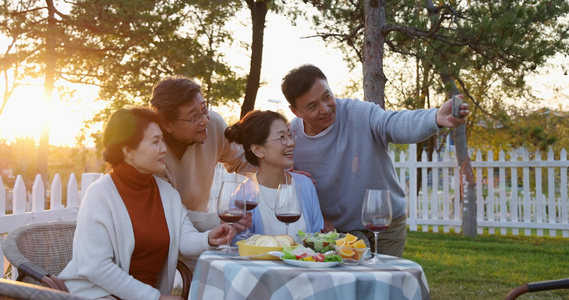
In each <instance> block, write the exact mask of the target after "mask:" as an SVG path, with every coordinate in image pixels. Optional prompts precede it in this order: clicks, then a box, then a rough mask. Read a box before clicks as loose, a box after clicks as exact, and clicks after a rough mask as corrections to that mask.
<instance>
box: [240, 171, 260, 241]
mask: <svg viewBox="0 0 569 300" xmlns="http://www.w3.org/2000/svg"><path fill="white" fill-rule="evenodd" d="M236 178H239V179H238V181H240V182H242V183H243V184H242V186H241V188H240V189H239V191H238V192H237V197H238V199H239V200H236V201H235V205H236V206H238V207H240V208H242V209H245V210H246V211H252V210H253V209H255V207H257V205H258V204H259V202H258V199H259V184H258V182H257V175H256V174H255V173H241V174H237V175H236ZM252 235H253V233H251V228H249V227H247V228H246V229H245V231H243V232H242V233H241V234H239V235H238V236H237V237H238V238H239V239H246V238H249V237H250V236H252Z"/></svg>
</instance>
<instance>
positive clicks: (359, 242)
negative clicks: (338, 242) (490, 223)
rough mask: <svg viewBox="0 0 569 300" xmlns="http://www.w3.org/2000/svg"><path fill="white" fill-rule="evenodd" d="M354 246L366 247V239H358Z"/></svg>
mask: <svg viewBox="0 0 569 300" xmlns="http://www.w3.org/2000/svg"><path fill="white" fill-rule="evenodd" d="M352 246H354V248H365V247H367V246H366V243H365V242H364V240H358V241H357V242H355V243H354V244H353V245H352Z"/></svg>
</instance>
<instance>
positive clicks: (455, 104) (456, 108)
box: [452, 95, 464, 119]
mask: <svg viewBox="0 0 569 300" xmlns="http://www.w3.org/2000/svg"><path fill="white" fill-rule="evenodd" d="M463 102H464V101H462V98H460V97H458V96H456V95H454V96H452V115H453V116H454V117H457V118H461V119H462V116H461V115H460V106H461V105H462V103H463Z"/></svg>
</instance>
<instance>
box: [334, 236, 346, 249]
mask: <svg viewBox="0 0 569 300" xmlns="http://www.w3.org/2000/svg"><path fill="white" fill-rule="evenodd" d="M344 244H346V238H341V239H337V240H336V246H338V247H342V246H344Z"/></svg>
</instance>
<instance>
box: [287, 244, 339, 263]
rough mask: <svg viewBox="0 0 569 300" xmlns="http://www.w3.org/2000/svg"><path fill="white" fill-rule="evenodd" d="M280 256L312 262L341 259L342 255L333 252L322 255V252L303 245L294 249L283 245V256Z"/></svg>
mask: <svg viewBox="0 0 569 300" xmlns="http://www.w3.org/2000/svg"><path fill="white" fill-rule="evenodd" d="M281 258H282V259H293V260H302V261H314V262H332V261H338V262H340V261H342V257H340V256H339V255H337V254H336V253H335V252H333V253H331V254H328V255H324V254H322V253H316V252H314V250H312V249H310V248H305V247H303V246H298V247H296V248H294V249H292V248H291V247H287V246H285V247H283V256H282V257H281Z"/></svg>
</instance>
